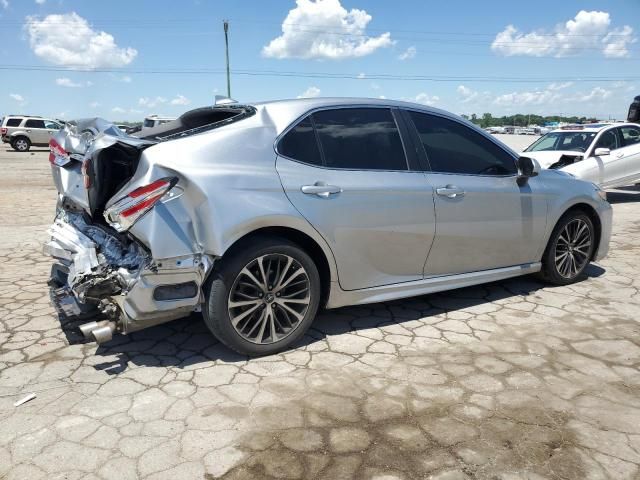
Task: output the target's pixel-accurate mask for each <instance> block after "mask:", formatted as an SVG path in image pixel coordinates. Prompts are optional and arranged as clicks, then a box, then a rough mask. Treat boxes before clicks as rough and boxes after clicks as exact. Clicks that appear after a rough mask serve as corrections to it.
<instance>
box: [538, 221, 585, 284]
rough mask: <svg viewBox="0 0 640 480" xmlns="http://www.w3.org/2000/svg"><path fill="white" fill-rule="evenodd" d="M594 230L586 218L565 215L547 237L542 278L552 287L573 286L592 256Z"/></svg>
mask: <svg viewBox="0 0 640 480" xmlns="http://www.w3.org/2000/svg"><path fill="white" fill-rule="evenodd" d="M594 246H595V229H594V228H593V222H592V221H591V219H590V218H589V216H588V215H586V214H584V213H582V212H580V211H574V212H569V213H567V214H565V215H564V216H563V217H562V218H561V219H560V220H559V221H558V224H557V225H556V227H555V228H554V229H553V232H552V233H551V238H549V243H548V245H547V248H546V250H545V252H544V255H543V257H542V276H543V278H544V279H545V280H547V281H548V282H550V283H554V284H556V285H568V284H570V283H574V282H575V281H576V280H577V279H578V277H579V276H580V275H581V274H582V272H584V269H585V268H586V267H587V265H588V264H589V262H590V261H591V257H592V256H593V249H594Z"/></svg>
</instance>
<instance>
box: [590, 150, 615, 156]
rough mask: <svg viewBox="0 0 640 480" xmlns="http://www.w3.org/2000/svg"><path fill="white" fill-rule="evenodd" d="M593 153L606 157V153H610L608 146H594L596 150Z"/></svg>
mask: <svg viewBox="0 0 640 480" xmlns="http://www.w3.org/2000/svg"><path fill="white" fill-rule="evenodd" d="M593 154H594V155H595V156H596V157H606V156H607V155H611V150H610V149H608V148H596V151H595V152H594V153H593Z"/></svg>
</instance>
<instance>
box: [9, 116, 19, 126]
mask: <svg viewBox="0 0 640 480" xmlns="http://www.w3.org/2000/svg"><path fill="white" fill-rule="evenodd" d="M21 122H22V119H21V118H10V119H9V120H7V127H19V126H20V123H21Z"/></svg>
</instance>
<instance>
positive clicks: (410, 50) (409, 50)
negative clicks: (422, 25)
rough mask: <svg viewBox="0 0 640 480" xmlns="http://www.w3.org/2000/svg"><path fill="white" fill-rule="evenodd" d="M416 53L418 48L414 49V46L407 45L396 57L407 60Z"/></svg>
mask: <svg viewBox="0 0 640 480" xmlns="http://www.w3.org/2000/svg"><path fill="white" fill-rule="evenodd" d="M416 53H418V50H417V49H416V47H409V48H407V49H406V50H405V51H404V52H402V53H401V54H400V55H399V56H398V58H399V59H400V60H409V59H411V58H414V57H415V56H416Z"/></svg>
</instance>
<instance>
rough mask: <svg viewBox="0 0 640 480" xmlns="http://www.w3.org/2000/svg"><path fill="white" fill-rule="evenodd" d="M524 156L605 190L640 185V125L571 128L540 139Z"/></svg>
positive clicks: (556, 131) (597, 125)
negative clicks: (595, 184) (639, 183)
mask: <svg viewBox="0 0 640 480" xmlns="http://www.w3.org/2000/svg"><path fill="white" fill-rule="evenodd" d="M524 154H525V155H527V156H528V157H531V158H535V159H536V160H537V161H538V162H539V163H540V165H541V166H542V167H543V168H551V169H561V170H563V171H565V172H567V173H570V174H571V175H573V176H575V177H577V178H582V179H584V180H589V181H591V182H594V183H597V184H598V185H600V186H601V187H603V188H614V187H620V186H624V185H631V184H634V183H637V182H639V181H640V125H638V124H635V123H615V124H607V123H600V124H590V125H570V126H567V127H563V128H561V129H559V130H554V131H553V132H550V133H548V134H546V135H545V136H543V137H540V138H539V139H538V140H537V141H536V142H534V143H533V144H531V145H530V146H529V147H527V148H526V149H525V151H524Z"/></svg>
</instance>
